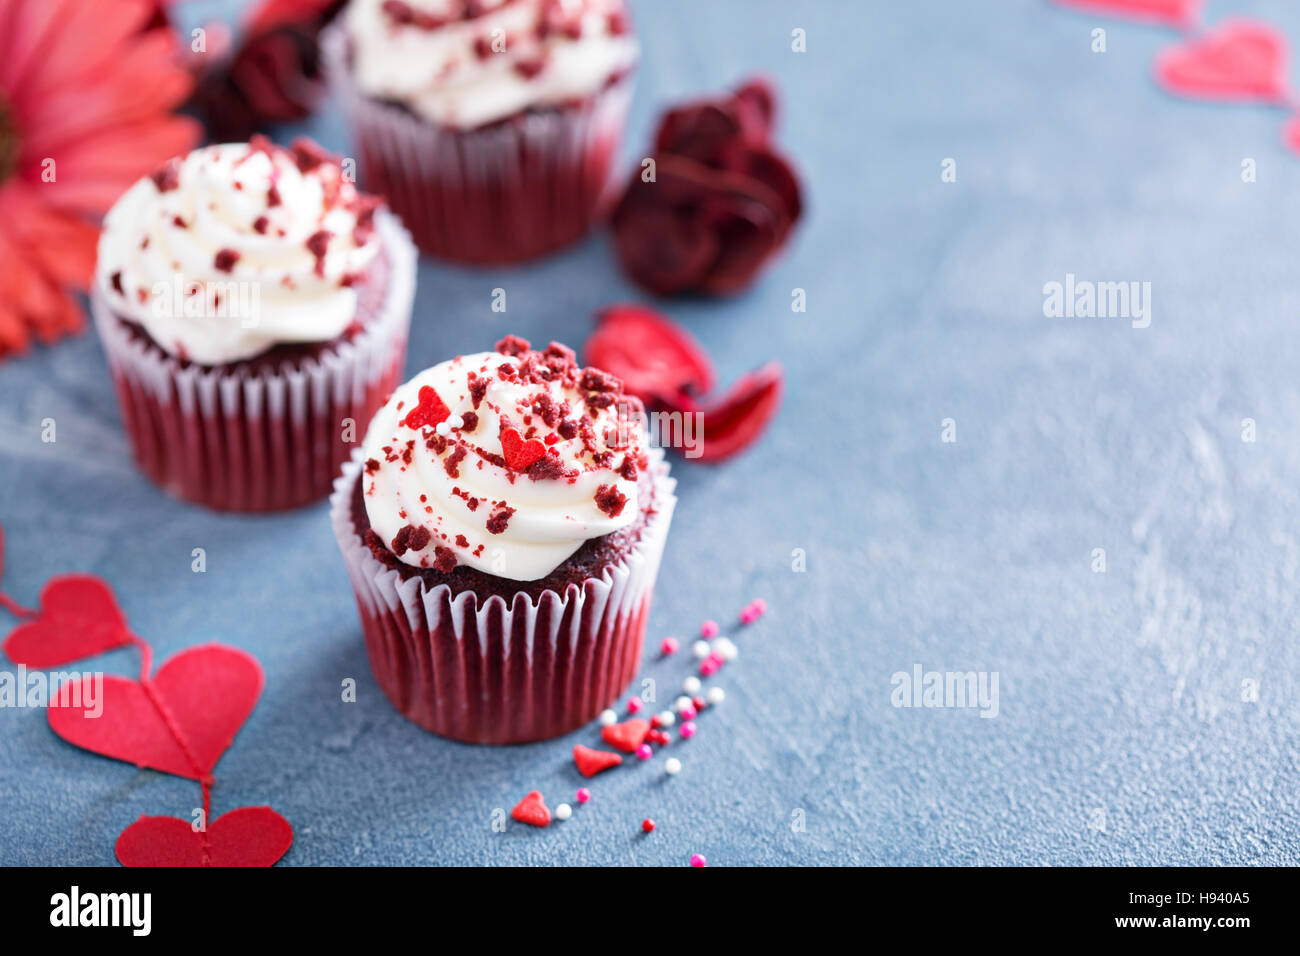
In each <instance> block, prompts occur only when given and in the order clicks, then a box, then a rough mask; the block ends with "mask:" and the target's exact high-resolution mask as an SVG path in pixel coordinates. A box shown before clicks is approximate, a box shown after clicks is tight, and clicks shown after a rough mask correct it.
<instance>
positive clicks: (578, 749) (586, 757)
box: [573, 744, 623, 777]
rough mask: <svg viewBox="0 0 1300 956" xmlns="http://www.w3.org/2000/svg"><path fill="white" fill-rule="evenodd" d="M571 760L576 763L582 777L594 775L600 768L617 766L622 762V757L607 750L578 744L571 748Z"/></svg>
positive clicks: (606, 768) (605, 768)
mask: <svg viewBox="0 0 1300 956" xmlns="http://www.w3.org/2000/svg"><path fill="white" fill-rule="evenodd" d="M573 762H574V763H575V764H577V765H578V773H580V774H582V775H583V776H584V777H594V776H596V774H598V773H600V772H601V771H602V770H608V769H609V768H610V767H617V766H618V765H619V764H621V763H622V762H623V758H622V757H620V756H619V755H618V754H612V753H610V752H609V751H608V750H595V749H594V748H592V747H584V746H583V745H582V744H578V745H577V746H575V747H574V748H573Z"/></svg>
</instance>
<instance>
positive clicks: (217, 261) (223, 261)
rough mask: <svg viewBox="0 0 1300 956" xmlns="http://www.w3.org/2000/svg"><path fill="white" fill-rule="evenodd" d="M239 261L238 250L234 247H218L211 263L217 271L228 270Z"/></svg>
mask: <svg viewBox="0 0 1300 956" xmlns="http://www.w3.org/2000/svg"><path fill="white" fill-rule="evenodd" d="M238 261H239V252H238V251H237V250H235V249H218V250H217V254H216V256H215V257H214V258H213V261H212V264H213V266H214V267H215V268H216V269H217V271H219V272H230V271H232V270H233V269H234V268H235V263H236V262H238Z"/></svg>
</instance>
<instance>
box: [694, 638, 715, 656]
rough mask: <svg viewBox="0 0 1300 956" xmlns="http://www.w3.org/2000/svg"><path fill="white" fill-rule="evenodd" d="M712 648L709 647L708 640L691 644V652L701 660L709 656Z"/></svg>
mask: <svg viewBox="0 0 1300 956" xmlns="http://www.w3.org/2000/svg"><path fill="white" fill-rule="evenodd" d="M710 650H711V648H710V647H709V642H708V641H696V642H695V643H694V644H692V645H691V653H692V654H694V655H695V656H696V657H697V658H699V659H700V660H704V658H706V657H708V656H709V652H710Z"/></svg>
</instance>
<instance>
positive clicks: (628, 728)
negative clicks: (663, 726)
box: [600, 717, 650, 754]
mask: <svg viewBox="0 0 1300 956" xmlns="http://www.w3.org/2000/svg"><path fill="white" fill-rule="evenodd" d="M648 733H650V721H648V720H642V719H641V718H640V717H633V718H632V719H631V720H625V721H623V723H621V724H610V725H609V726H608V727H602V728H600V739H601V740H603V741H605V743H607V744H609V745H610V746H611V747H615V748H617V749H619V750H621V751H623V753H625V754H630V753H636V748H637V747H640V746H641V744H642V743H644V742H645V735H646V734H648Z"/></svg>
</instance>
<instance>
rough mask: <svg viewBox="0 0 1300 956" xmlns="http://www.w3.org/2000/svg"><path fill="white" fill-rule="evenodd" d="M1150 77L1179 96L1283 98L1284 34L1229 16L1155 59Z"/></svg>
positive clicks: (1223, 98)
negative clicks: (1153, 70)
mask: <svg viewBox="0 0 1300 956" xmlns="http://www.w3.org/2000/svg"><path fill="white" fill-rule="evenodd" d="M1155 73H1156V79H1157V80H1158V81H1159V83H1160V85H1161V86H1163V87H1164V88H1165V89H1166V90H1168V91H1169V92H1171V93H1175V94H1178V95H1180V96H1192V97H1201V98H1204V99H1211V100H1221V101H1229V102H1241V101H1243V100H1244V101H1251V102H1257V101H1263V102H1270V103H1272V102H1279V101H1282V100H1284V99H1286V96H1287V87H1286V38H1285V37H1284V36H1282V34H1281V33H1279V32H1278V31H1277V30H1276V29H1274V28H1273V27H1271V26H1269V25H1268V24H1266V23H1256V22H1254V21H1252V20H1229V21H1227V22H1226V23H1223V24H1221V25H1220V26H1218V27H1216V28H1215V29H1213V30H1211V31H1210V32H1208V33H1205V34H1202V35H1201V36H1198V37H1196V38H1194V39H1193V40H1191V41H1190V42H1189V43H1186V44H1184V45H1182V46H1177V47H1172V48H1170V49H1168V50H1165V51H1164V52H1163V53H1161V54H1160V55H1159V56H1158V57H1157V58H1156V65H1155Z"/></svg>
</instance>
